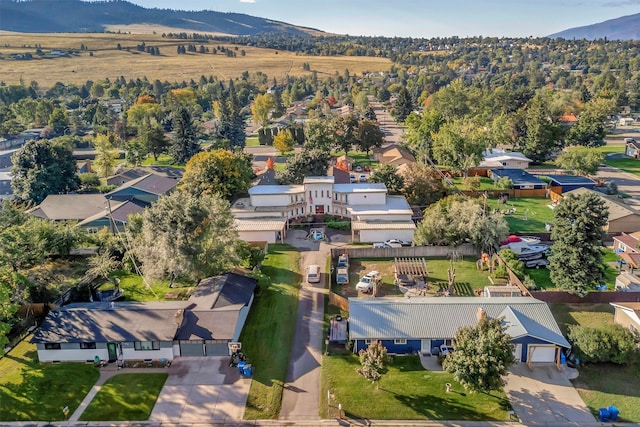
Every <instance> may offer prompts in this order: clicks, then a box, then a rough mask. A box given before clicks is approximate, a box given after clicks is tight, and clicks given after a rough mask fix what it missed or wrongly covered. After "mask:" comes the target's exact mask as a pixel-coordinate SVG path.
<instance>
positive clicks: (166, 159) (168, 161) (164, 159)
mask: <svg viewBox="0 0 640 427" xmlns="http://www.w3.org/2000/svg"><path fill="white" fill-rule="evenodd" d="M152 165H156V166H171V167H174V168H184V165H176V164H174V163H173V158H172V157H171V156H170V155H168V154H160V155H159V156H158V160H155V159H154V158H153V156H149V157H147V158H146V159H144V161H143V162H142V166H152Z"/></svg>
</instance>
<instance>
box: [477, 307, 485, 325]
mask: <svg viewBox="0 0 640 427" xmlns="http://www.w3.org/2000/svg"><path fill="white" fill-rule="evenodd" d="M476 317H477V318H478V322H479V321H480V320H482V319H483V318H485V317H487V313H486V311H484V309H483V308H482V307H478V309H477V310H476Z"/></svg>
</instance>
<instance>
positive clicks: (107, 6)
mask: <svg viewBox="0 0 640 427" xmlns="http://www.w3.org/2000/svg"><path fill="white" fill-rule="evenodd" d="M0 16H2V19H0V30H5V31H13V32H23V33H69V32H72V33H77V32H103V31H105V29H106V28H107V26H114V25H133V24H151V25H160V26H164V27H171V28H177V29H181V30H187V31H194V32H215V33H224V34H229V35H254V34H260V33H273V32H277V33H291V34H298V35H302V34H310V33H311V32H314V33H322V31H321V30H317V29H314V28H308V27H302V26H296V25H293V24H289V23H286V22H280V21H276V20H273V19H267V18H260V17H256V16H251V15H246V14H242V13H233V12H216V11H212V10H204V11H185V10H174V9H159V8H145V7H142V6H138V5H136V4H133V3H131V2H129V1H126V0H110V1H99V2H86V1H82V0H27V1H18V0H2V1H0ZM77 23H81V24H80V25H78V24H77Z"/></svg>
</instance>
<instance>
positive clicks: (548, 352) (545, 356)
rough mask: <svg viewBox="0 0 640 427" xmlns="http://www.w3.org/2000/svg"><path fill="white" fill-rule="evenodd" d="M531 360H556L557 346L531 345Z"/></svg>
mask: <svg viewBox="0 0 640 427" xmlns="http://www.w3.org/2000/svg"><path fill="white" fill-rule="evenodd" d="M529 355H530V357H531V360H530V361H531V362H554V361H555V358H556V347H555V346H537V345H536V346H534V345H531V346H529Z"/></svg>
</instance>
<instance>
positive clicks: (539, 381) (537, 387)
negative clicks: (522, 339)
mask: <svg viewBox="0 0 640 427" xmlns="http://www.w3.org/2000/svg"><path fill="white" fill-rule="evenodd" d="M504 391H505V392H506V393H507V396H508V397H509V400H510V401H511V406H512V407H513V409H514V411H515V413H516V415H517V416H518V417H519V418H520V422H522V423H523V424H525V425H528V426H529V425H589V424H594V423H595V422H596V420H595V417H594V416H593V415H592V414H591V412H590V411H589V409H588V408H587V405H585V404H584V402H583V401H582V399H581V398H580V395H579V394H578V392H577V391H576V389H575V388H574V387H573V385H572V384H571V382H570V381H569V379H568V378H567V375H566V374H565V373H564V372H558V370H557V369H556V367H555V366H554V365H553V364H551V363H548V364H547V363H545V364H534V365H533V370H531V369H529V367H528V366H527V365H526V364H525V363H519V364H517V365H513V366H512V367H511V369H510V372H509V374H508V375H507V384H506V385H505V387H504Z"/></svg>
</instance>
